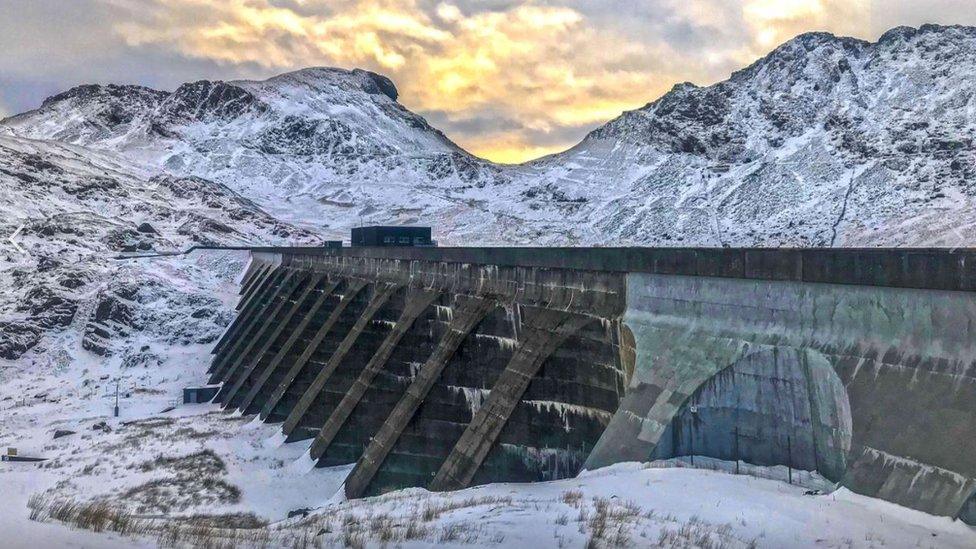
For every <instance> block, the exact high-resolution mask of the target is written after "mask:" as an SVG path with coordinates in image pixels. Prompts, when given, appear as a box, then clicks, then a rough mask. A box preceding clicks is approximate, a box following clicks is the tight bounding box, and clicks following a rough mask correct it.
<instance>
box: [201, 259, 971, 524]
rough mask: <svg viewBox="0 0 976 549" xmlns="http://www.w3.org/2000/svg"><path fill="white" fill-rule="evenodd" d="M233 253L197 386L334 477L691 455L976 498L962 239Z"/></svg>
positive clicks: (364, 482)
mask: <svg viewBox="0 0 976 549" xmlns="http://www.w3.org/2000/svg"><path fill="white" fill-rule="evenodd" d="M251 253H252V261H251V262H250V264H249V266H248V268H247V270H246V272H245V273H244V274H243V275H242V277H241V299H240V302H239V305H238V317H237V319H236V320H235V321H234V323H233V324H232V325H231V326H229V327H228V329H227V331H226V332H225V334H224V337H222V338H221V339H220V340H219V341H218V343H217V345H216V347H215V349H214V359H213V363H212V365H211V369H210V374H211V381H212V382H215V383H221V384H222V388H221V391H220V393H218V396H217V397H216V398H217V400H218V401H219V402H220V403H222V405H224V406H225V407H226V408H227V409H239V410H241V411H242V412H243V413H246V414H257V415H259V416H260V417H261V418H262V419H263V420H265V421H268V422H274V423H280V424H281V428H282V430H283V431H284V434H285V435H286V436H287V440H288V441H290V442H299V441H305V442H304V444H309V445H310V446H309V453H310V456H311V457H312V459H314V460H315V461H316V463H317V464H318V465H319V466H332V465H341V464H349V463H354V464H355V465H354V468H353V470H352V472H351V473H350V476H349V477H348V479H347V482H346V485H345V490H346V494H347V496H349V497H362V496H368V495H375V494H380V493H383V492H386V491H389V490H394V489H398V488H403V487H408V486H419V487H426V488H428V489H432V490H451V489H458V488H463V487H465V486H470V485H475V484H481V483H487V482H503V481H537V480H549V479H557V478H567V477H572V476H575V475H576V474H578V473H579V472H580V471H581V470H582V469H583V468H588V469H594V468H598V467H602V466H606V465H610V464H613V463H619V462H624V461H648V460H653V459H660V458H670V457H678V456H687V455H703V456H709V457H714V458H719V459H726V460H742V461H746V462H749V463H754V464H758V465H789V466H790V467H793V468H797V469H803V470H807V471H816V472H818V473H819V474H820V475H822V476H823V477H825V478H827V479H828V480H830V481H833V482H835V483H837V484H838V485H842V486H846V487H848V488H850V489H851V490H853V491H855V492H858V493H862V494H867V495H870V496H875V497H880V498H883V499H886V500H889V501H893V502H896V503H899V504H902V505H905V506H908V507H912V508H916V509H920V510H923V511H927V512H930V513H934V514H939V515H945V516H951V517H954V518H960V519H963V520H966V521H968V522H974V521H976V517H974V515H976V367H974V360H976V338H974V337H973V336H974V335H976V334H974V333H973V331H974V330H976V293H973V290H974V289H976V253H974V252H973V251H970V250H958V251H947V250H878V249H871V250H768V249H766V250H764V249H639V248H626V249H615V248H594V249H583V248H543V249H539V248H338V249H336V248H332V249H327V248H313V249H309V248H255V249H253V250H252V252H251Z"/></svg>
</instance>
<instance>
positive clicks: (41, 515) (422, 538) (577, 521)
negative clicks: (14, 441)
mask: <svg viewBox="0 0 976 549" xmlns="http://www.w3.org/2000/svg"><path fill="white" fill-rule="evenodd" d="M187 457H190V456H187ZM164 462H165V461H164ZM30 508H31V519H33V520H40V521H45V520H56V521H60V522H64V523H66V524H69V525H72V526H75V527H78V528H84V529H87V530H93V531H96V532H101V531H112V532H117V533H120V534H125V535H141V536H150V537H153V538H155V540H156V541H157V542H158V543H159V544H160V545H162V546H167V547H184V546H191V547H205V548H213V549H223V548H231V547H296V548H303V547H351V548H362V547H366V546H396V545H398V544H402V543H405V542H411V541H417V542H421V543H425V544H443V543H448V542H450V543H454V544H478V545H501V544H503V543H504V542H505V540H506V534H510V532H505V531H504V527H505V521H504V520H503V521H500V522H495V523H493V522H492V521H491V519H492V518H493V517H498V516H500V514H501V513H502V512H505V513H532V512H536V513H538V514H539V516H540V527H541V526H542V524H541V522H543V521H546V520H548V521H550V522H549V524H550V525H551V526H552V527H553V528H554V529H555V531H554V534H553V536H554V541H555V543H556V545H558V546H559V547H570V546H576V547H578V546H579V545H577V544H578V543H579V541H574V540H579V539H580V538H581V537H582V539H585V546H586V547H587V548H604V547H631V546H635V545H655V546H659V547H672V548H682V549H683V548H693V547H694V548H701V549H723V548H751V547H754V546H755V541H746V540H742V539H740V538H737V537H736V536H735V535H734V533H733V531H732V528H731V526H729V525H713V524H709V523H706V522H704V521H701V520H699V519H697V518H695V517H692V519H691V520H689V521H685V522H682V521H679V520H677V519H675V518H674V517H671V516H661V515H658V514H655V513H654V512H653V511H645V510H643V509H642V508H641V507H640V506H638V505H636V504H634V503H632V502H626V501H618V500H617V499H616V498H612V499H607V498H592V499H590V500H587V499H586V498H585V497H584V496H583V493H582V492H580V491H577V490H571V491H567V492H564V493H563V494H562V495H561V496H559V497H557V498H552V499H521V498H513V497H510V496H505V497H499V496H481V497H469V498H464V499H459V498H454V497H450V494H429V493H426V492H417V491H405V492H401V493H394V494H389V495H386V496H381V497H378V498H371V499H365V500H355V501H348V502H345V503H343V504H341V505H338V506H335V507H330V508H328V509H326V510H324V511H323V512H321V513H318V514H314V515H311V516H308V517H305V518H302V519H294V520H290V521H285V522H283V523H279V524H274V525H269V524H267V522H265V521H263V520H261V519H259V518H257V517H254V516H253V515H246V514H245V515H194V516H186V517H173V518H168V519H160V518H143V517H139V516H135V515H131V514H128V513H127V512H126V511H124V510H122V509H121V508H119V507H113V506H112V505H110V504H108V503H105V502H95V503H87V504H79V503H75V502H71V501H65V500H54V499H45V498H43V497H40V496H35V497H33V498H31V501H30ZM560 509H563V510H566V511H567V512H561V513H556V514H555V518H554V519H553V518H551V517H553V515H554V512H555V511H559V510H560ZM568 511H573V512H572V513H570V512H568ZM546 517H549V518H546ZM574 531H575V532H578V534H579V536H576V535H574Z"/></svg>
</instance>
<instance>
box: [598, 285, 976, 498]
mask: <svg viewBox="0 0 976 549" xmlns="http://www.w3.org/2000/svg"><path fill="white" fill-rule="evenodd" d="M974 321H976V294H973V293H970V292H949V291H933V290H916V289H900V288H880V287H869V286H847V285H839V284H814V283H802V282H787V281H761V280H743V279H720V278H708V277H688V276H670V275H658V274H645V273H630V274H628V275H627V311H626V312H625V314H624V324H625V325H626V326H627V327H628V328H629V329H630V330H631V332H632V333H633V338H634V343H633V346H634V352H635V356H636V359H635V372H634V375H633V377H632V379H631V381H630V384H629V386H628V388H627V394H626V395H625V396H624V398H623V399H622V400H621V404H620V407H619V409H618V411H617V412H616V414H615V415H614V417H613V419H612V420H611V422H610V425H609V427H608V428H607V430H606V431H605V432H604V433H603V435H602V437H601V439H600V441H599V442H598V443H597V446H596V448H595V449H594V451H593V452H592V453H591V455H590V456H589V458H588V460H587V464H586V466H587V468H589V469H592V468H597V467H601V466H604V465H608V464H611V463H617V462H623V461H646V460H647V459H649V458H651V457H670V456H672V455H681V454H683V453H688V452H690V451H692V446H695V448H694V452H696V453H700V454H701V455H709V456H712V457H717V458H723V459H727V458H728V457H730V456H729V455H727V454H730V453H732V452H735V450H734V448H733V446H732V444H733V441H734V436H730V434H729V431H732V433H735V432H736V430H741V431H740V434H741V433H743V432H747V431H751V432H750V435H751V434H755V433H754V432H762V433H763V434H764V436H763V437H762V439H763V440H761V441H758V442H757V441H754V442H749V443H748V444H745V443H744V442H742V441H740V446H739V450H738V451H739V452H742V453H748V452H752V453H754V455H753V456H752V459H753V460H754V461H759V462H762V461H770V462H771V463H770V464H776V462H779V463H785V460H788V459H792V460H793V461H794V464H795V465H796V464H802V465H803V466H802V468H805V469H816V470H818V471H819V472H820V473H822V474H823V475H824V476H826V477H828V478H831V479H832V480H835V481H839V482H841V483H842V484H843V485H845V486H847V487H849V488H851V489H852V490H854V491H857V492H860V493H864V494H868V495H872V496H877V497H882V498H884V499H888V500H890V501H894V502H896V503H900V504H903V505H906V506H909V507H914V508H918V509H922V510H925V511H927V512H931V513H935V514H941V515H948V516H962V515H964V511H965V512H967V513H971V511H968V509H969V507H971V504H966V502H967V500H969V498H970V497H971V495H972V494H973V492H974V491H976V481H974V478H976V421H974V419H976V369H974V360H976V333H974V331H976V328H974V326H976V322H974ZM811 365H817V366H816V367H812V366H811ZM828 366H829V368H828ZM746 377H752V378H753V379H752V380H750V381H746V379H745V378H746ZM777 384H779V385H782V387H781V388H780V389H775V386H776V385H777ZM770 391H772V394H770ZM760 392H762V394H760ZM692 406H694V407H695V409H696V412H697V414H692V413H691V412H690V408H691V407H692ZM784 417H787V418H789V419H783V418H784ZM777 418H779V419H777ZM787 436H789V439H790V443H791V444H792V445H795V446H794V447H793V448H792V452H793V453H794V454H795V455H793V456H792V458H790V456H788V455H786V452H787V451H788V450H787V449H786V448H784V446H785V443H786V438H787ZM742 440H743V441H744V440H745V438H743V439H742ZM882 455H883V456H887V458H885V459H882V458H879V456H882Z"/></svg>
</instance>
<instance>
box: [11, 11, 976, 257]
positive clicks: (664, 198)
mask: <svg viewBox="0 0 976 549" xmlns="http://www.w3.org/2000/svg"><path fill="white" fill-rule="evenodd" d="M974 90H976V29H974V28H966V27H938V26H926V27H922V28H921V29H909V28H899V29H894V30H892V31H890V32H888V33H886V34H885V35H884V36H883V37H882V38H881V39H880V40H879V41H878V42H877V43H868V42H864V41H860V40H855V39H849V38H836V37H834V36H831V35H829V34H821V33H815V34H806V35H802V36H799V37H797V38H796V39H794V40H792V41H790V42H788V43H786V44H784V45H783V46H781V47H779V48H777V49H776V50H775V51H773V52H771V53H770V54H769V55H768V56H767V57H765V58H763V59H761V60H759V61H757V62H756V63H755V64H753V65H752V66H750V67H748V68H745V69H743V70H741V71H739V72H737V73H735V74H733V75H732V77H731V78H730V79H729V80H727V81H724V82H721V83H719V84H716V85H714V86H710V87H706V88H699V87H696V86H694V85H691V84H681V85H678V86H676V87H675V88H674V89H673V90H672V91H671V92H670V93H668V94H666V95H665V96H664V97H662V98H660V99H658V100H657V101H654V102H653V103H650V104H648V105H647V106H645V107H643V108H641V109H638V110H636V111H632V112H628V113H625V114H623V115H622V116H621V117H619V118H617V119H616V120H613V121H611V122H609V123H608V124H606V125H605V126H603V127H601V128H599V129H597V130H595V131H594V132H592V133H591V134H590V135H589V136H587V138H586V139H585V140H584V141H583V142H582V143H580V144H579V145H578V146H576V147H574V148H573V149H571V150H569V151H567V152H565V153H561V154H557V155H553V156H550V157H547V158H544V159H541V160H538V161H535V162H530V163H528V164H525V165H521V166H498V165H493V164H491V163H488V162H485V161H482V160H479V159H476V158H474V157H472V156H471V155H469V154H467V153H466V152H464V151H462V150H460V149H459V148H458V147H457V146H455V145H454V144H453V143H451V142H450V141H449V140H448V139H447V138H445V137H444V136H443V135H442V134H441V133H440V132H438V131H437V130H435V129H433V128H431V127H430V126H429V125H428V124H427V123H426V122H425V121H424V120H423V119H422V118H420V117H419V116H417V115H415V114H412V113H410V112H409V111H407V110H406V109H404V108H403V107H402V106H401V105H400V104H399V103H397V102H396V97H397V94H396V89H395V87H394V86H393V84H392V82H390V81H389V80H388V79H386V78H384V77H382V76H379V75H375V74H372V73H368V72H365V71H358V70H357V71H343V70H338V69H306V70H303V71H298V72H295V73H290V74H285V75H282V76H278V77H275V78H272V79H270V80H267V81H263V82H230V83H222V82H206V81H204V82H196V83H192V84H186V85H184V86H181V87H180V88H179V89H177V90H176V91H175V92H173V93H168V92H160V91H154V90H148V89H146V88H141V87H136V86H85V87H80V88H76V89H74V90H70V91H68V92H65V93H64V94H61V95H58V96H55V97H52V98H50V99H48V100H47V101H45V103H44V105H43V106H42V107H40V108H39V109H37V110H35V111H31V112H28V113H24V114H22V115H18V116H15V117H12V118H9V119H7V120H5V121H3V123H2V125H0V128H3V129H2V130H0V131H7V132H12V133H15V134H18V135H24V136H28V137H34V138H43V139H59V140H65V141H68V142H71V143H81V144H86V145H91V146H94V147H98V148H102V149H110V150H113V151H118V152H121V153H123V154H125V155H126V156H128V157H130V158H132V159H135V160H137V161H139V162H144V163H147V164H149V165H153V166H156V167H158V168H160V169H165V170H168V171H169V172H171V173H174V174H179V175H197V176H201V177H205V178H208V179H212V180H215V181H218V182H221V183H224V184H226V185H228V186H229V187H231V188H233V189H234V190H236V191H239V192H241V193H242V194H243V195H245V196H247V197H248V198H251V199H253V200H255V201H257V202H258V203H259V204H260V205H261V206H262V207H264V208H265V209H267V210H268V211H269V212H271V213H272V214H274V215H276V216H279V217H280V218H282V219H284V220H287V221H289V222H293V223H298V224H301V225H304V226H306V227H308V228H310V229H312V230H315V231H318V232H320V233H321V234H324V235H328V236H331V237H341V236H345V230H346V229H347V228H348V227H350V226H354V225H357V224H359V223H360V222H367V223H369V222H376V223H403V224H407V223H417V222H424V223H431V224H433V225H435V227H436V233H437V236H438V238H439V239H440V240H441V241H442V242H445V243H458V244H475V243H495V244H503V243H516V244H600V245H613V244H621V245H625V244H656V245H706V246H721V245H730V246H735V245H748V246H752V245H759V246H780V245H795V246H830V245H835V246H853V245H892V246H894V245H919V246H925V245H959V244H965V243H971V242H973V240H974V237H976V228H974V226H973V223H972V221H971V220H972V219H973V215H972V214H973V213H974V211H973V210H974V202H973V193H974V192H976V191H974V189H973V188H972V184H971V181H972V179H973V177H974V176H976V158H974V148H976V147H974V139H976V91H974Z"/></svg>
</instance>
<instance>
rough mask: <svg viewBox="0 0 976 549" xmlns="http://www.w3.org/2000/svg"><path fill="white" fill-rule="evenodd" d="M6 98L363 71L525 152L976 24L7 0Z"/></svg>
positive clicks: (777, 9)
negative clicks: (795, 48)
mask: <svg viewBox="0 0 976 549" xmlns="http://www.w3.org/2000/svg"><path fill="white" fill-rule="evenodd" d="M6 2H7V3H8V4H11V3H12V4H13V6H11V9H8V10H7V13H8V14H12V15H8V17H5V18H3V19H2V20H0V50H2V51H4V52H5V53H4V55H3V56H0V101H2V102H4V103H5V104H6V105H8V106H9V107H10V108H11V109H15V110H22V109H23V108H26V107H27V106H28V105H30V106H33V105H35V104H36V103H39V101H40V99H41V98H40V97H33V95H34V94H40V93H41V92H42V91H43V92H44V93H47V92H48V91H51V88H52V86H54V85H58V86H61V87H67V86H68V85H73V84H77V83H81V82H90V81H94V82H106V81H134V82H137V83H141V84H146V85H152V86H156V87H164V88H170V87H174V86H176V85H178V84H179V83H181V82H183V81H187V80H193V79H199V78H211V79H214V78H224V79H228V78H263V77H268V76H271V75H273V74H276V73H280V72H284V71H287V70H293V69H298V68H301V67H306V66H312V65H329V66H341V67H346V68H352V67H362V68H367V69H372V70H375V71H378V72H381V73H384V74H386V75H388V76H390V77H391V78H393V79H394V81H395V82H396V83H397V86H398V88H399V89H400V92H401V93H400V101H401V102H403V103H404V104H405V105H406V106H407V107H409V108H411V109H413V110H416V111H418V112H420V113H421V114H424V115H425V116H428V117H429V118H430V119H431V121H432V122H434V123H435V125H436V126H437V127H440V128H442V129H443V130H444V131H445V132H446V133H447V134H448V135H449V136H450V137H451V138H452V139H454V140H455V141H457V142H458V143H459V144H461V145H462V146H464V147H466V148H468V149H469V150H471V151H473V152H475V153H476V154H481V155H483V156H486V157H489V158H492V159H496V160H504V161H517V160H524V159H526V158H531V157H533V156H537V155H540V154H546V153H549V152H554V151H556V150H559V149H564V148H567V147H569V146H571V145H573V144H574V143H575V142H577V141H578V140H579V139H580V138H581V137H582V136H583V135H585V133H586V132H587V131H589V130H591V129H593V128H595V127H596V126H598V125H599V124H601V123H603V122H605V121H606V120H608V119H610V118H613V117H615V116H617V115H619V114H620V113H621V112H622V111H624V110H628V109H633V108H637V107H640V106H642V105H644V104H645V103H647V102H649V101H651V100H653V99H655V98H657V97H659V96H660V95H661V94H662V93H664V92H666V91H667V90H668V89H670V87H671V86H672V85H673V84H674V83H676V82H682V81H693V82H695V83H698V84H710V83H713V82H716V81H718V80H721V79H723V78H725V77H727V76H728V75H729V73H730V72H731V71H733V70H735V69H738V68H741V67H742V66H744V65H746V64H748V63H751V62H752V61H754V60H755V59H756V58H758V57H760V56H762V55H764V54H765V53H767V52H768V51H769V50H770V49H772V48H773V47H775V46H776V45H778V44H779V43H781V42H783V41H785V40H788V39H789V38H792V37H793V36H795V35H796V34H799V33H801V32H806V31H815V30H823V31H830V32H834V33H836V34H843V35H853V36H859V37H862V38H876V37H877V36H878V35H879V34H880V33H881V32H882V31H883V30H885V29H887V28H889V27H891V26H894V25H898V24H909V25H918V24H920V23H923V22H926V21H927V20H928V19H930V18H931V17H933V15H932V13H933V12H934V13H936V16H937V17H938V18H939V19H940V21H942V22H952V21H960V22H969V23H976V10H972V9H971V8H972V0H934V2H935V3H937V4H938V9H936V10H933V9H932V8H931V5H932V3H931V2H920V1H911V0H891V1H885V2H882V1H881V0H618V1H615V2H613V3H612V5H611V3H608V2H593V1H591V0H399V1H394V0H225V1H222V2H209V1H206V0H73V1H72V2H70V3H65V2H63V1H61V0H6Z"/></svg>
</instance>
